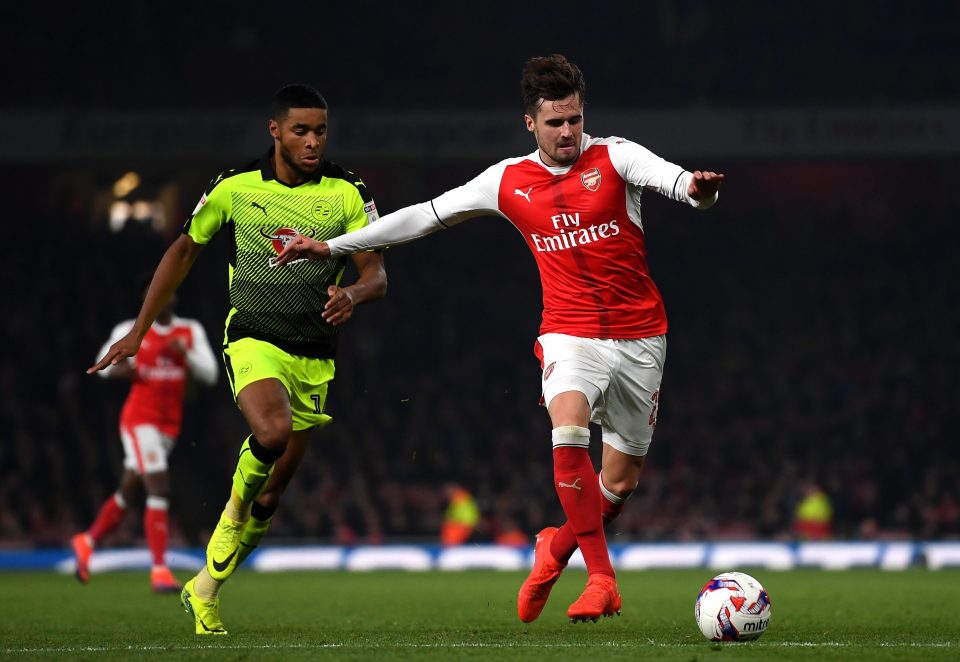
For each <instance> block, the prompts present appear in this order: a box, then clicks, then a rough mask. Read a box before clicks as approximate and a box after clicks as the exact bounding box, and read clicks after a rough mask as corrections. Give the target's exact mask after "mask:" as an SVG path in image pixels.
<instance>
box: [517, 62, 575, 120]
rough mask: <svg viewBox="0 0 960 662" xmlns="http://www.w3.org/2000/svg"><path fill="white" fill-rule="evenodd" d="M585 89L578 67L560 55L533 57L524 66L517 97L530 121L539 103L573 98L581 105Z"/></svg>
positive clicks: (538, 107)
mask: <svg viewBox="0 0 960 662" xmlns="http://www.w3.org/2000/svg"><path fill="white" fill-rule="evenodd" d="M585 89H586V84H585V83H584V82H583V73H582V72H581V71H580V69H579V67H577V65H575V64H574V63H573V62H570V61H568V60H567V58H565V57H564V56H562V55H551V56H550V57H532V58H530V59H529V60H527V62H526V64H524V65H523V75H522V76H521V78H520V93H521V94H522V96H523V108H524V110H525V111H526V113H527V114H528V115H530V116H531V117H533V116H535V115H536V114H537V111H538V110H539V109H540V104H541V99H544V100H547V101H556V100H557V99H564V98H566V97H568V96H570V95H571V94H576V95H577V96H578V97H580V103H583V94H584V91H585Z"/></svg>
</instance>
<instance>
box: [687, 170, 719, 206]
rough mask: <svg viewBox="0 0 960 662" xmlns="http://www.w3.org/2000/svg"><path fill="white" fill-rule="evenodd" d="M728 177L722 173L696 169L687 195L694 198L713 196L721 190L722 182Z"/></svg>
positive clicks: (701, 198) (700, 198)
mask: <svg viewBox="0 0 960 662" xmlns="http://www.w3.org/2000/svg"><path fill="white" fill-rule="evenodd" d="M726 178H727V176H726V175H724V174H721V173H717V172H711V171H700V170H694V171H693V178H692V179H691V180H690V186H688V187H687V195H689V196H690V197H691V198H693V199H694V200H703V199H704V198H712V197H713V196H714V195H715V194H716V193H717V191H719V190H720V182H722V181H723V180H724V179H726Z"/></svg>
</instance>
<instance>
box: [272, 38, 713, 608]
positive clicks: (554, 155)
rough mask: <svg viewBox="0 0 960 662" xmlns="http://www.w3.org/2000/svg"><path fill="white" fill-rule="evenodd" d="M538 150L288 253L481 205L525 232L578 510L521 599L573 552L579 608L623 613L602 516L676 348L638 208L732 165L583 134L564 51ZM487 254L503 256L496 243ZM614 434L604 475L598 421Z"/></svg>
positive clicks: (543, 598)
mask: <svg viewBox="0 0 960 662" xmlns="http://www.w3.org/2000/svg"><path fill="white" fill-rule="evenodd" d="M520 87H521V94H522V97H523V104H524V112H525V115H524V121H525V123H526V127H527V130H528V131H529V132H530V133H531V134H533V136H534V138H535V140H536V143H537V150H536V151H534V152H533V153H532V154H528V155H526V156H521V157H515V158H508V159H505V160H503V161H501V162H499V163H497V164H495V165H493V166H491V167H490V168H488V169H487V170H485V171H484V172H483V173H481V174H480V175H478V176H477V177H476V178H474V179H473V180H471V181H469V182H467V183H466V184H464V185H463V186H460V187H458V188H455V189H452V190H450V191H447V192H446V193H444V194H442V195H440V196H439V197H437V198H434V199H433V200H432V201H430V202H425V203H422V204H418V205H412V206H410V207H406V208H404V209H400V210H398V211H395V212H393V213H391V214H388V215H386V216H384V217H382V218H381V219H380V220H379V221H378V222H377V223H375V224H373V225H371V226H370V227H368V228H364V229H363V230H360V231H359V232H355V233H351V234H349V235H343V236H340V237H336V238H334V239H331V240H329V241H327V242H321V241H316V240H314V239H311V238H308V237H304V236H299V237H296V238H295V239H294V240H292V241H290V242H289V243H288V244H287V246H286V248H285V250H284V251H283V252H282V253H281V255H280V256H279V258H278V263H280V264H287V263H289V262H290V261H292V260H296V259H302V258H309V259H325V258H327V257H331V256H332V257H337V256H341V255H344V254H349V253H354V252H356V251H363V250H369V249H373V248H379V247H384V246H389V245H393V244H402V243H404V242H408V241H412V240H414V239H417V238H419V237H422V236H424V235H427V234H430V233H432V232H435V231H437V230H442V229H445V228H448V227H450V226H452V225H455V224H457V223H460V222H462V221H464V220H467V219H469V218H473V217H477V216H488V217H489V216H500V217H503V218H506V219H507V220H509V221H510V222H511V223H512V224H513V225H514V226H516V228H517V229H518V230H519V231H520V233H521V234H522V235H523V237H524V239H525V241H526V243H527V246H528V248H529V249H530V251H531V253H532V254H533V257H534V259H535V260H536V262H537V267H538V268H539V271H540V282H541V286H542V289H543V322H542V324H541V326H540V336H539V338H538V339H537V343H536V345H535V353H536V355H537V357H538V358H539V359H540V362H541V367H542V369H543V372H542V375H541V387H542V389H543V390H542V392H543V400H544V404H545V405H546V407H547V411H548V412H549V414H550V419H551V422H552V425H553V432H552V441H553V469H554V474H553V478H554V480H553V485H554V489H555V491H556V493H557V496H558V497H559V500H560V503H561V505H562V507H563V512H564V514H565V515H566V517H567V521H566V523H564V524H563V525H562V526H560V527H546V528H545V529H543V530H542V531H541V532H540V534H539V535H538V536H537V543H536V547H535V555H534V556H535V560H534V567H533V571H532V572H531V573H530V575H529V576H528V577H527V580H526V581H525V582H524V584H523V586H522V587H521V589H520V592H519V596H518V601H517V612H518V615H519V617H520V619H521V620H522V621H524V622H527V623H529V622H531V621H533V620H535V619H536V618H537V617H538V616H539V615H540V613H541V611H542V610H543V607H544V606H545V604H546V602H547V598H548V597H549V594H550V590H551V588H552V587H553V585H554V583H555V582H556V581H557V579H558V578H559V577H560V574H561V572H562V571H563V569H564V568H565V567H566V565H567V562H568V560H569V559H570V557H571V555H572V554H573V552H574V551H575V550H576V549H577V547H579V548H580V551H581V552H582V554H583V558H584V561H585V562H586V565H587V572H588V575H589V578H588V580H587V585H586V588H585V589H584V591H583V593H582V594H581V596H580V597H579V598H578V599H577V600H576V601H575V602H574V603H573V604H572V605H570V607H569V608H568V609H567V616H568V617H569V618H570V620H571V621H573V622H580V621H585V620H597V619H598V618H599V617H600V616H612V615H614V614H618V613H620V608H621V597H620V592H619V590H618V588H617V583H616V576H615V573H614V571H613V567H612V565H611V563H610V557H609V555H608V551H607V544H606V538H605V534H604V530H603V527H604V525H605V524H606V523H607V522H609V521H611V520H612V519H614V518H615V517H617V515H619V514H620V512H621V511H622V509H623V506H624V502H625V501H626V500H627V498H628V497H629V496H630V495H631V494H632V493H633V491H634V490H635V489H636V487H637V484H638V482H639V479H640V471H641V468H642V467H643V463H644V459H645V457H646V455H647V450H648V449H649V447H650V442H651V439H652V437H653V429H654V425H655V424H656V418H657V406H658V404H659V401H660V381H661V377H662V375H663V366H664V361H665V359H666V332H667V319H666V313H665V310H664V306H663V299H662V297H661V295H660V292H659V291H658V290H657V287H656V285H655V284H654V282H653V280H652V278H651V276H650V270H649V267H648V265H647V249H646V242H645V235H644V230H643V224H642V223H641V220H640V197H641V194H642V193H643V192H644V191H645V190H649V191H655V192H657V193H659V194H661V195H664V196H666V197H668V198H670V199H672V200H676V201H678V202H682V203H685V204H688V205H691V206H693V207H696V208H698V209H706V208H707V207H710V206H711V205H713V204H714V202H716V200H717V196H718V190H719V188H720V183H721V182H722V181H723V179H724V175H722V174H718V173H715V172H710V171H699V170H697V171H693V172H689V171H687V170H685V169H684V168H682V167H680V166H678V165H675V164H673V163H670V162H668V161H665V160H664V159H662V158H660V157H659V156H656V155H655V154H653V153H652V152H650V151H649V150H647V149H646V148H644V147H642V146H641V145H638V144H637V143H634V142H631V141H630V140H626V139H624V138H618V137H609V138H597V137H593V136H589V135H587V134H585V133H584V132H583V119H584V112H583V111H584V90H585V84H584V80H583V74H582V73H581V72H580V69H579V68H578V67H577V66H576V65H575V64H573V63H571V62H569V61H567V59H566V58H565V57H563V56H562V55H553V56H551V57H536V58H531V59H530V60H528V61H527V62H526V64H525V66H524V69H523V74H522V77H521V82H520ZM488 250H489V252H490V253H492V254H494V255H495V254H496V246H490V247H489V249H488ZM591 421H593V422H596V423H598V424H599V425H600V427H601V430H602V435H603V455H602V468H601V470H600V472H599V474H596V473H594V468H593V465H592V463H591V461H590V456H589V454H588V448H589V444H590V430H589V424H590V422H591Z"/></svg>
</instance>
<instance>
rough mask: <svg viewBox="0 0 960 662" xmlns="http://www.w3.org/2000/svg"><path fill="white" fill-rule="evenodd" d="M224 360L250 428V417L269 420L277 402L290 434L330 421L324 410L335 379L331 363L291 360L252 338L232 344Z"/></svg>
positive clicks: (322, 360) (277, 349) (323, 424)
mask: <svg viewBox="0 0 960 662" xmlns="http://www.w3.org/2000/svg"><path fill="white" fill-rule="evenodd" d="M223 356H224V363H225V364H226V366H227V376H228V377H229V379H230V385H231V388H232V389H233V393H234V397H235V398H236V400H237V404H238V405H239V406H240V408H241V410H243V412H244V416H245V417H246V418H247V420H248V422H249V423H251V427H253V422H252V421H251V420H250V419H251V417H256V416H257V414H258V413H263V414H264V415H269V416H272V415H273V412H274V411H275V409H276V406H277V405H278V403H279V402H280V400H283V401H284V403H285V407H286V411H285V412H284V413H285V415H286V416H288V420H289V421H290V424H291V427H292V429H293V430H307V429H311V428H315V427H323V426H325V425H327V424H328V423H329V422H330V421H331V418H330V416H329V415H327V414H326V412H325V411H324V409H325V405H326V399H327V388H328V385H329V383H330V382H331V381H332V380H333V375H334V364H333V360H332V359H315V358H307V357H302V356H294V355H292V354H289V353H287V352H284V351H283V350H281V349H279V348H277V347H275V346H274V345H271V344H270V343H267V342H263V341H261V340H255V339H253V338H241V339H239V340H236V341H234V342H231V343H230V344H229V345H227V347H226V348H225V349H224V352H223ZM259 382H270V385H267V386H263V385H258V384H259ZM273 382H278V383H279V384H275V383H273ZM278 385H279V386H280V387H282V393H281V392H280V390H278V388H277V386H278ZM251 387H254V388H253V389H251ZM254 396H256V397H254ZM261 397H262V398H263V400H262V403H261Z"/></svg>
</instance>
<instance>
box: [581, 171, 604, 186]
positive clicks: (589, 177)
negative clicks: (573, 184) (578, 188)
mask: <svg viewBox="0 0 960 662" xmlns="http://www.w3.org/2000/svg"><path fill="white" fill-rule="evenodd" d="M580 181H581V182H583V187H584V188H585V189H587V190H588V191H596V190H597V189H598V188H600V168H590V169H589V170H586V171H584V173H583V174H582V175H580Z"/></svg>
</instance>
